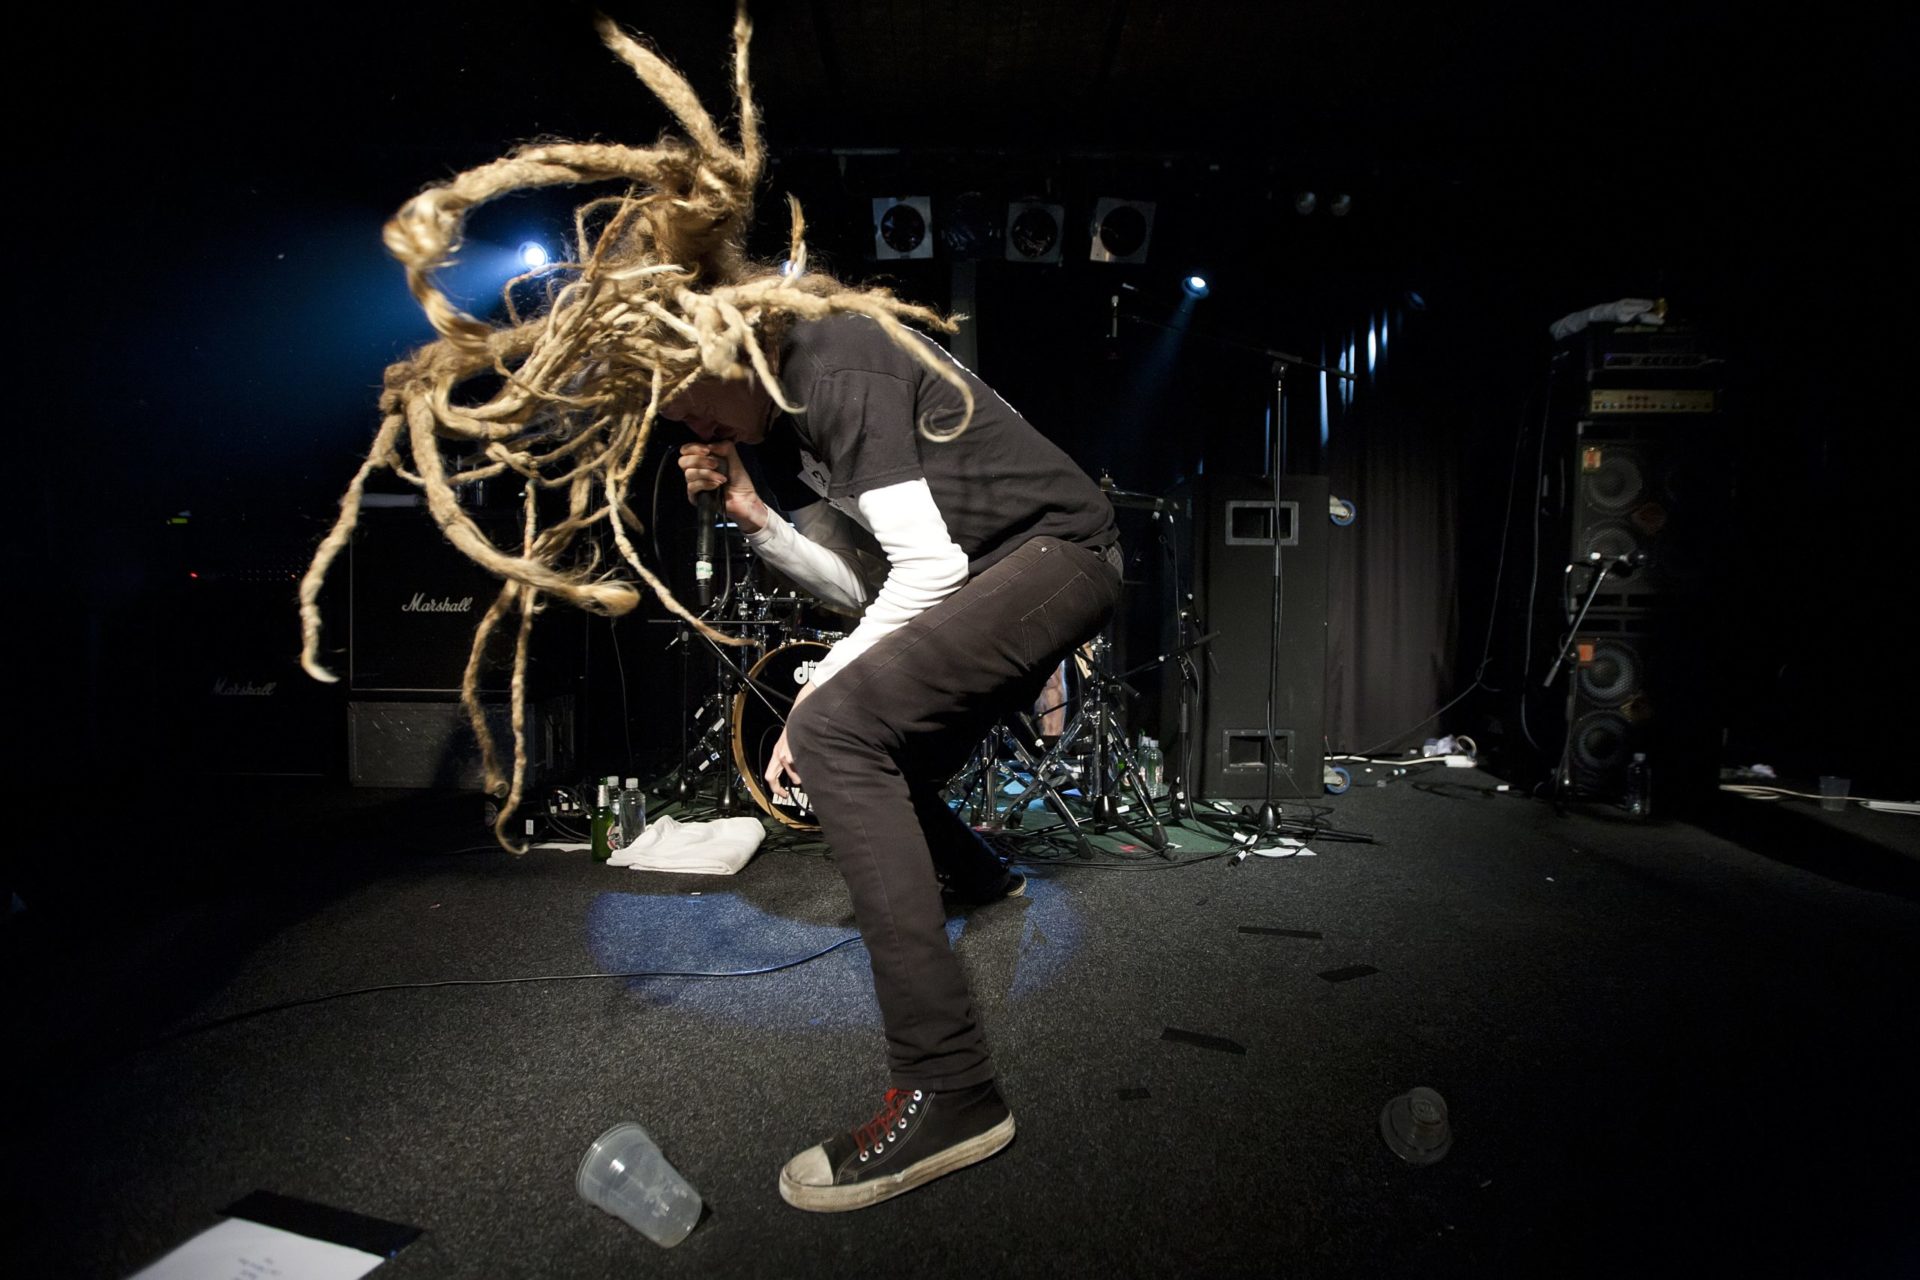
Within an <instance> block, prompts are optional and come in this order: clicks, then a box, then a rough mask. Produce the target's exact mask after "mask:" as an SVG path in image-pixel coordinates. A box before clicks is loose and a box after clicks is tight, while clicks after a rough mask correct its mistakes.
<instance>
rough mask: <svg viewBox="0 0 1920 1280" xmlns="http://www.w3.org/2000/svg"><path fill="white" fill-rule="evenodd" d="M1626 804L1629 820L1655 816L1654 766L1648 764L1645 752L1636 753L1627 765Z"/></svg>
mask: <svg viewBox="0 0 1920 1280" xmlns="http://www.w3.org/2000/svg"><path fill="white" fill-rule="evenodd" d="M1626 803H1627V816H1628V817H1629V818H1650V817H1652V816H1653V766H1652V765H1650V764H1648V763H1647V753H1646V752H1644V751H1636V752H1634V753H1633V759H1632V761H1630V762H1629V763H1628V765H1627V801H1626Z"/></svg>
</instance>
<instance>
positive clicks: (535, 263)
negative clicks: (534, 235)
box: [520, 240, 552, 271]
mask: <svg viewBox="0 0 1920 1280" xmlns="http://www.w3.org/2000/svg"><path fill="white" fill-rule="evenodd" d="M550 261H552V259H551V258H549V257H548V256H547V246H545V245H543V244H541V243H540V242H539V241H538V240H529V241H527V242H526V243H524V244H522V245H521V246H520V265H521V266H523V267H525V268H526V269H527V270H529V271H538V270H539V269H540V268H542V267H544V266H546V265H547V263H548V262H550Z"/></svg>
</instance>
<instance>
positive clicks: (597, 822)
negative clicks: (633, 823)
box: [593, 780, 614, 862]
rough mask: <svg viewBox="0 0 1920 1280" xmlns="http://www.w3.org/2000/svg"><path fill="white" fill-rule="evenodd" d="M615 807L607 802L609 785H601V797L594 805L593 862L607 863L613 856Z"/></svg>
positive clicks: (603, 783) (602, 783)
mask: <svg viewBox="0 0 1920 1280" xmlns="http://www.w3.org/2000/svg"><path fill="white" fill-rule="evenodd" d="M613 823H614V815H613V806H612V805H611V804H610V803H608V800H607V784H606V782H605V781H604V780H603V781H602V782H601V783H600V791H599V796H598V798H596V799H595V800H594V803H593V860H594V861H595V862H605V861H606V860H607V859H608V858H611V857H612V856H613V838H612V837H613Z"/></svg>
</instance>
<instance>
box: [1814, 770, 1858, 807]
mask: <svg viewBox="0 0 1920 1280" xmlns="http://www.w3.org/2000/svg"><path fill="white" fill-rule="evenodd" d="M1852 786H1853V781H1852V779H1850V778H1830V777H1826V776H1824V775H1822V777H1821V779H1820V807H1821V808H1822V809H1844V808H1846V807H1847V792H1848V791H1849V790H1850V789H1851V788H1852Z"/></svg>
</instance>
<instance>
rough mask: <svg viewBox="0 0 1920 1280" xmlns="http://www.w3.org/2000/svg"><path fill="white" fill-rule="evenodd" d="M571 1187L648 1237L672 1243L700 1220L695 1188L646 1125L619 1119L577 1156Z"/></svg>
mask: <svg viewBox="0 0 1920 1280" xmlns="http://www.w3.org/2000/svg"><path fill="white" fill-rule="evenodd" d="M573 1185H574V1188H575V1189H576V1190H577V1191H579V1192H580V1196H581V1198H582V1199H584V1200H585V1201H586V1202H587V1203H588V1204H591V1205H593V1206H595V1207H596V1208H600V1209H605V1210H606V1211H607V1212H608V1213H610V1214H612V1215H613V1216H614V1217H616V1218H618V1219H620V1220H621V1221H622V1222H624V1223H626V1224H627V1225H628V1226H630V1227H632V1228H634V1229H635V1230H636V1231H638V1232H640V1234H642V1235H644V1236H646V1238H647V1239H649V1240H651V1241H653V1242H654V1243H655V1244H657V1245H660V1246H661V1247H662V1248H667V1249H671V1248H672V1247H673V1246H674V1245H676V1244H679V1243H680V1242H681V1241H682V1240H685V1239H686V1238H687V1233H688V1232H690V1231H692V1230H693V1224H694V1223H696V1222H698V1221H699V1220H700V1193H699V1192H698V1191H695V1190H694V1189H693V1187H692V1186H690V1185H689V1184H688V1182H687V1180H686V1179H685V1178H683V1177H681V1176H680V1174H679V1172H678V1171H677V1170H676V1169H674V1167H673V1166H672V1165H670V1164H668V1163H667V1158H666V1157H665V1156H663V1155H661V1154H660V1148H659V1147H657V1146H655V1145H654V1144H653V1139H652V1138H650V1137H648V1136H647V1131H646V1130H645V1129H642V1128H641V1127H640V1126H639V1125H637V1124H635V1123H633V1122H632V1121H631V1120H623V1121H621V1122H620V1123H619V1124H616V1125H615V1126H613V1128H611V1129H609V1130H607V1131H606V1132H605V1133H603V1134H601V1135H600V1136H599V1137H598V1138H595V1139H594V1140H593V1145H592V1146H591V1147H588V1148H587V1154H586V1155H584V1156H582V1157H581V1158H580V1170H579V1172H578V1173H576V1174H575V1175H574V1178H573Z"/></svg>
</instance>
